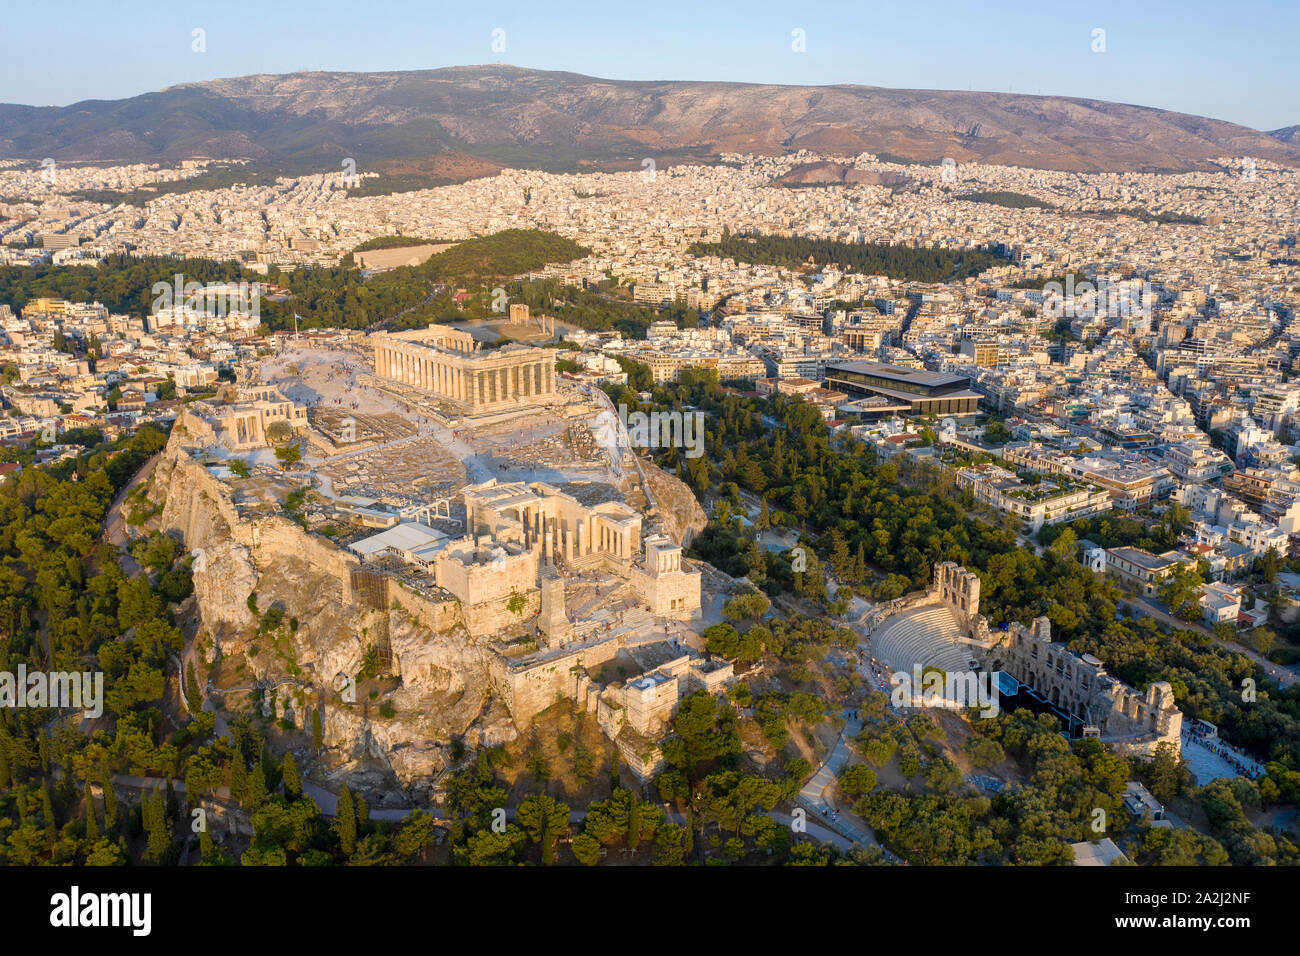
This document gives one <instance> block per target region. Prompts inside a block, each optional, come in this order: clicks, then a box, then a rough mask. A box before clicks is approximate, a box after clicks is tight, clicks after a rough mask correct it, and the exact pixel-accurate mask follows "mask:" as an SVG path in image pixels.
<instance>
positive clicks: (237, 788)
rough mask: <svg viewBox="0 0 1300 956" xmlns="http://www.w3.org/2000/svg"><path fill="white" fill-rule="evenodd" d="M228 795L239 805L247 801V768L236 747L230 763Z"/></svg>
mask: <svg viewBox="0 0 1300 956" xmlns="http://www.w3.org/2000/svg"><path fill="white" fill-rule="evenodd" d="M230 795H231V796H232V797H234V798H235V800H236V801H238V802H239V803H247V801H248V768H247V767H245V766H244V757H243V755H242V754H240V752H239V748H238V747H236V748H235V753H234V758H233V760H232V761H231V763H230Z"/></svg>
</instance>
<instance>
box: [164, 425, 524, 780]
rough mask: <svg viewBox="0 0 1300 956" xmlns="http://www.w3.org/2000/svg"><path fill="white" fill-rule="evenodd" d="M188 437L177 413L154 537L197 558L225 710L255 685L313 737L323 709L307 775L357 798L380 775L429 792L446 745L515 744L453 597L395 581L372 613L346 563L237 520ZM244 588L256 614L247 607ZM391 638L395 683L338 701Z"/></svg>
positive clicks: (288, 530) (287, 532) (301, 537)
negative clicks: (316, 752) (314, 715)
mask: <svg viewBox="0 0 1300 956" xmlns="http://www.w3.org/2000/svg"><path fill="white" fill-rule="evenodd" d="M185 440H186V422H185V418H184V417H182V419H181V420H180V421H179V422H178V423H177V426H176V428H175V429H174V430H173V433H172V438H171V441H170V443H169V444H168V447H167V449H166V451H165V452H164V453H163V455H162V458H161V459H160V461H159V464H158V468H157V470H156V472H155V475H154V478H153V482H152V485H151V488H150V496H151V497H152V498H153V499H154V501H156V502H157V503H160V504H161V505H162V510H161V512H160V514H159V516H158V518H157V519H156V520H157V521H158V523H159V525H158V526H159V527H160V529H161V530H163V531H166V532H168V533H171V534H174V535H176V536H178V537H179V538H180V539H181V541H182V542H183V544H184V546H185V547H186V549H187V550H189V551H191V552H192V553H193V554H194V558H195V560H194V589H195V599H196V604H197V609H198V619H199V624H198V627H197V628H196V632H195V634H194V635H192V637H193V638H195V639H198V640H199V645H198V646H199V648H200V651H201V656H202V658H203V660H204V661H206V662H208V663H211V662H212V661H213V660H214V659H215V658H216V657H217V655H218V649H219V654H220V661H221V663H220V669H219V674H218V676H217V686H218V688H227V689H229V690H228V692H227V693H226V694H225V698H226V703H227V705H228V706H231V707H243V706H244V705H245V703H246V695H245V691H246V690H247V689H248V688H249V687H251V685H252V684H253V682H254V681H262V682H267V683H272V684H275V683H278V684H279V686H278V687H277V689H276V693H277V708H276V715H277V716H284V717H287V718H289V719H290V720H291V721H293V723H294V724H295V725H297V726H298V727H299V728H304V729H306V730H307V731H308V732H310V728H311V724H310V717H309V709H311V708H320V709H321V712H322V714H323V718H324V719H323V730H324V749H323V752H322V754H321V758H320V762H319V766H318V767H316V768H314V769H316V770H317V771H319V772H320V773H321V774H322V775H325V776H330V777H336V776H347V777H348V778H349V780H350V781H351V782H352V783H353V784H356V785H358V787H359V789H362V790H365V789H366V788H367V787H366V784H367V782H373V783H374V784H380V783H381V779H380V778H388V779H387V780H386V781H382V782H383V783H384V784H385V785H391V783H392V779H393V778H395V779H396V781H397V782H398V783H400V784H401V785H402V786H406V787H420V786H422V785H424V784H426V783H428V782H429V779H430V778H431V777H432V776H434V775H436V774H437V773H438V772H439V771H440V770H441V769H442V768H443V767H444V766H445V765H446V761H447V757H446V752H447V748H448V747H449V745H450V742H451V739H452V737H453V736H458V735H459V736H463V737H464V738H465V742H466V744H467V745H469V746H471V747H473V746H475V745H477V744H479V743H496V742H501V741H503V740H507V739H511V738H513V736H514V735H515V733H516V731H515V728H514V725H513V723H512V722H511V720H510V717H509V714H508V713H507V712H506V711H505V709H504V707H503V706H502V705H501V704H500V703H499V702H498V701H496V700H495V699H494V695H493V685H494V673H497V670H495V669H497V668H499V666H500V662H499V658H498V656H497V655H496V653H495V652H494V651H493V650H492V649H491V647H490V645H489V643H488V642H487V641H485V640H484V641H476V640H474V639H472V638H471V637H470V636H469V634H468V633H467V632H466V631H465V629H464V626H463V623H462V621H461V617H460V612H459V606H458V605H457V604H456V603H455V602H441V603H439V602H434V601H431V600H429V599H427V598H425V597H423V596H421V595H419V594H416V593H414V592H411V591H408V590H406V589H404V588H401V587H399V586H397V585H395V584H393V583H391V582H390V584H389V587H390V591H389V593H388V599H389V600H388V607H386V608H382V609H380V608H375V607H373V606H367V605H366V602H365V601H363V600H361V598H360V596H359V595H357V594H354V592H353V588H352V580H351V579H352V572H353V570H354V569H355V568H356V567H357V566H358V565H357V561H356V559H355V558H354V557H353V556H351V555H350V554H348V553H347V552H344V551H342V550H340V549H339V548H337V547H336V546H335V545H334V543H333V542H331V541H329V540H328V539H326V538H323V537H321V536H319V535H315V534H312V533H310V532H307V531H305V530H304V529H303V528H302V527H300V526H299V525H298V524H296V523H294V522H293V521H292V520H290V519H289V518H287V517H285V516H284V515H281V514H269V513H268V514H259V513H250V514H244V515H241V514H240V513H239V510H238V507H237V506H236V504H235V503H234V500H233V499H232V489H231V488H230V487H229V486H227V485H225V484H224V483H223V482H221V481H219V480H218V479H216V478H214V477H213V476H212V475H211V474H210V473H209V472H208V471H207V469H206V468H204V467H203V466H201V465H200V464H198V463H197V462H195V461H193V460H192V459H191V458H190V456H189V455H188V454H187V453H186V452H185V451H184V449H183V447H182V446H183V444H184V442H185ZM252 593H256V595H257V598H256V603H257V606H258V609H259V611H260V615H259V614H256V613H254V612H253V611H252V610H251V609H250V607H249V605H248V599H249V595H250V594H252ZM370 603H371V604H373V603H374V601H373V600H372V601H371V602H370ZM275 607H278V608H280V609H281V610H282V612H283V618H282V622H281V623H280V625H279V626H278V627H276V628H274V629H267V630H265V631H264V632H261V633H259V620H264V618H262V615H266V614H267V612H268V611H270V610H271V609H272V608H275ZM385 638H386V641H387V644H388V645H389V647H390V648H391V661H392V664H391V668H385V670H391V676H392V679H391V680H377V681H365V682H362V683H359V684H358V685H357V689H356V694H355V698H356V702H355V703H352V704H348V703H346V702H345V701H344V700H343V699H342V697H341V696H340V694H339V693H338V692H337V691H336V688H337V687H340V686H342V685H343V683H344V679H345V678H346V677H347V676H349V675H356V674H358V673H359V672H361V671H362V670H363V667H364V663H365V659H366V656H367V653H368V652H369V651H370V650H371V649H372V648H374V647H382V646H383V644H384V643H385ZM209 639H210V640H209ZM241 665H242V667H241ZM371 690H376V691H377V694H376V696H375V697H374V698H373V699H372V698H371V697H370V691H371ZM381 708H382V709H383V710H382V713H381ZM385 714H391V716H385Z"/></svg>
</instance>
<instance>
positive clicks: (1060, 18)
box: [0, 0, 1300, 129]
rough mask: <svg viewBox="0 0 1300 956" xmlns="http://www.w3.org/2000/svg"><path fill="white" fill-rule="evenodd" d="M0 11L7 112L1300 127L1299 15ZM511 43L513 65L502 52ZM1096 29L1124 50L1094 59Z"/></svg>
mask: <svg viewBox="0 0 1300 956" xmlns="http://www.w3.org/2000/svg"><path fill="white" fill-rule="evenodd" d="M0 4H3V6H4V7H5V11H4V14H3V26H2V27H0V29H3V31H4V33H5V34H7V37H6V39H7V40H8V42H6V43H5V44H3V46H2V47H0V102H8V103H27V104H34V105H40V106H47V105H67V104H69V103H73V102H76V101H78V100H83V99H118V98H121V97H126V96H133V95H135V94H138V93H144V92H148V91H151V90H158V89H161V88H163V87H165V86H170V85H173V84H176V83H183V82H189V81H194V80H206V79H213V78H215V77H223V76H239V75H242V74H246V73H286V72H292V71H295V70H302V69H313V70H315V69H325V70H409V69H430V68H436V67H443V66H453V65H464V64H476V63H492V62H504V63H512V64H515V65H517V66H526V67H535V68H538V69H548V70H569V71H572V72H575V73H585V74H588V75H592V76H603V77H610V78H615V79H691V80H736V81H747V82H767V83H794V84H797V83H809V84H821V83H861V84H866V85H872V86H888V87H908V88H924V89H957V90H965V89H976V90H992V91H998V92H1006V91H1008V90H1012V91H1014V92H1017V93H1043V94H1052V95H1062V96H1083V97H1092V98H1096V99H1103V100H1115V101H1118V102H1124V103H1136V104H1139V105H1142V106H1155V107H1160V108H1163V109H1170V110H1177V111H1179V112H1186V113H1196V114H1200V115H1204V116H1211V117H1214V118H1216V119H1225V120H1230V121H1233V122H1237V123H1242V124H1244V125H1246V126H1252V127H1255V128H1257V129H1274V128H1277V127H1280V126H1289V125H1291V124H1295V123H1300V67H1297V65H1296V64H1297V58H1296V50H1297V49H1298V48H1300V2H1296V0H1237V2H1233V3H1230V4H1227V3H1217V4H1216V3H1206V2H1199V0H1191V2H1178V3H1175V2H1167V0H1151V2H1147V0H1127V2H1123V3H1110V2H1090V3H1081V2H1070V0H1048V2H1046V3H1042V4H1039V5H1034V4H1028V3H1019V4H1016V3H1008V2H1006V0H1002V2H999V3H982V2H960V0H946V2H945V0H936V2H927V0H891V2H890V3H887V4H883V3H877V2H873V0H856V2H838V0H829V2H817V0H809V2H788V0H787V2H772V0H753V2H749V3H745V2H736V0H732V2H729V3H727V4H726V5H725V6H724V5H723V4H721V3H718V4H709V3H701V2H695V3H688V2H677V0H644V2H642V0H633V2H627V0H602V2H589V0H576V2H570V3H562V4H561V3H545V2H543V0H536V2H515V0H479V2H474V3H465V2H464V0H461V2H457V3H455V4H450V3H443V2H436V0H435V2H387V0H367V2H358V0H350V2H334V0H320V2H314V3H306V2H298V0H285V2H280V0H270V2H265V0H263V2H256V3H250V2H245V0H238V2H223V3H215V2H193V0H173V2H153V0H110V2H105V0H95V2H82V0H63V2H58V3H54V2H49V0H45V2H36V3H19V2H18V0H0ZM196 28H201V29H203V30H204V31H206V36H205V40H206V51H205V52H202V53H196V52H194V51H193V50H192V46H193V41H192V31H193V30H195V29H196ZM498 28H499V29H501V30H504V31H505V34H504V37H505V50H504V52H498V51H494V50H493V49H492V34H493V30H495V29H498ZM796 29H800V30H803V31H804V36H805V50H804V52H802V53H796V52H794V51H793V49H792V43H793V41H792V32H793V31H794V30H796ZM1097 29H1101V30H1104V31H1105V52H1093V49H1092V47H1093V45H1094V40H1093V31H1094V30H1097Z"/></svg>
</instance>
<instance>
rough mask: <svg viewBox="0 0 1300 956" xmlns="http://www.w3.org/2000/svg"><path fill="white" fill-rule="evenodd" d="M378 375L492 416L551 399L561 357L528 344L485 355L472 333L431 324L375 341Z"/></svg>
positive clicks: (497, 350) (466, 408) (376, 336)
mask: <svg viewBox="0 0 1300 956" xmlns="http://www.w3.org/2000/svg"><path fill="white" fill-rule="evenodd" d="M371 341H372V343H373V345H374V348H375V375H376V376H378V377H379V378H383V379H389V380H391V381H395V382H401V383H403V384H405V385H410V386H414V387H416V388H419V389H423V390H425V391H428V392H432V393H433V394H434V395H437V396H438V397H440V398H443V399H445V400H447V401H449V402H452V403H454V404H456V405H457V406H459V407H460V408H462V409H464V410H465V411H467V412H470V413H475V412H491V411H499V410H501V409H506V408H517V407H519V406H520V405H533V404H539V403H542V402H547V401H550V399H551V396H552V395H554V393H555V354H554V352H553V351H551V350H549V349H541V348H533V347H531V346H525V345H515V344H512V345H507V346H505V347H504V348H500V349H493V350H490V351H484V352H480V351H477V350H476V349H475V347H474V340H473V337H472V336H471V335H470V334H469V333H468V332H462V331H460V330H459V329H452V328H447V327H445V326H430V327H429V328H427V329H413V330H411V331H409V332H397V333H391V334H380V335H375V336H373V337H372V340H371Z"/></svg>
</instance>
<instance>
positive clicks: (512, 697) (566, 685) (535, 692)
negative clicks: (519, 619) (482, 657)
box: [494, 640, 620, 730]
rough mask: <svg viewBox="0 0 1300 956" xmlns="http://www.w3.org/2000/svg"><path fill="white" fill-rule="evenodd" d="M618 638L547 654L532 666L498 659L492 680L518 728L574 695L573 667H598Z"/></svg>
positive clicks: (615, 650) (576, 682) (576, 681)
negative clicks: (558, 702)
mask: <svg viewBox="0 0 1300 956" xmlns="http://www.w3.org/2000/svg"><path fill="white" fill-rule="evenodd" d="M619 646H620V645H619V642H618V641H617V640H611V641H604V642H603V643H600V644H597V645H595V646H593V647H584V648H579V649H578V650H575V651H572V652H570V653H568V654H560V655H558V656H556V657H548V658H547V659H546V660H545V661H544V662H542V663H539V664H535V665H532V666H527V665H520V664H514V665H512V664H510V663H509V662H507V661H505V660H504V659H501V660H500V661H499V663H498V665H497V667H496V668H495V669H494V684H495V686H496V688H497V692H498V694H499V695H500V697H501V700H502V702H503V703H504V704H505V705H506V707H508V708H509V710H510V713H511V714H512V715H513V716H514V719H515V723H516V724H518V726H519V728H520V729H521V730H522V729H527V728H528V727H529V726H530V725H531V724H532V720H533V718H534V717H535V716H537V715H538V714H540V713H541V712H542V711H544V710H545V709H546V708H548V707H550V706H551V705H552V704H554V703H555V702H556V701H557V700H560V699H565V700H572V699H576V698H577V694H578V685H579V682H580V681H579V674H577V673H576V672H575V671H574V668H592V667H599V666H600V665H601V664H603V663H605V662H606V661H608V660H611V659H613V657H614V655H615V654H617V653H618V649H619Z"/></svg>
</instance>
